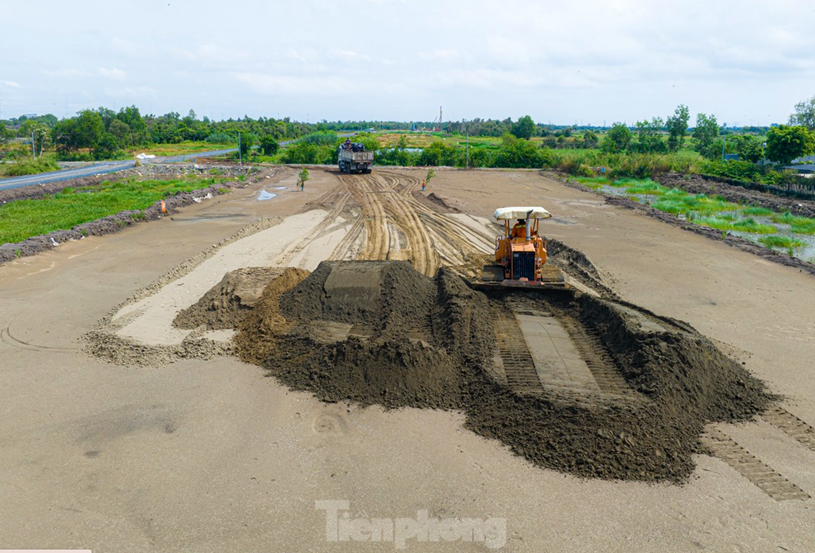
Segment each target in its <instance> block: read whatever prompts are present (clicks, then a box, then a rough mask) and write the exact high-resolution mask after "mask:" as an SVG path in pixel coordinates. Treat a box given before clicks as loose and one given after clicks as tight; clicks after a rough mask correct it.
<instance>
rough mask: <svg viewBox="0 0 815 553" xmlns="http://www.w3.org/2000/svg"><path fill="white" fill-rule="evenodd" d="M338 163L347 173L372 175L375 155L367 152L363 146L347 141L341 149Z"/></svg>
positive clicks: (341, 169)
mask: <svg viewBox="0 0 815 553" xmlns="http://www.w3.org/2000/svg"><path fill="white" fill-rule="evenodd" d="M339 148H340V149H339V155H338V156H337V163H338V165H339V167H340V171H343V172H345V173H370V172H371V166H372V165H373V163H374V153H373V152H366V151H365V146H363V145H362V144H356V143H352V142H351V141H350V140H346V141H345V142H344V143H343V144H341V145H340V147H339Z"/></svg>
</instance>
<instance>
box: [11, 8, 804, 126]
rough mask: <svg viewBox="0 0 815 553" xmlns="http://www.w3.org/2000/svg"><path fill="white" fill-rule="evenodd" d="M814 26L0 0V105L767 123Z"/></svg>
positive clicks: (787, 95)
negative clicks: (682, 110) (678, 113)
mask: <svg viewBox="0 0 815 553" xmlns="http://www.w3.org/2000/svg"><path fill="white" fill-rule="evenodd" d="M813 29H815V2H813V1H812V0H772V1H769V0H761V1H758V0H740V1H731V0H682V1H681V2H665V1H664V0H558V1H551V0H539V1H532V0H500V1H498V0H491V1H483V0H330V1H329V0H285V1H281V0H264V1H255V0H237V1H234V2H214V1H211V0H197V1H194V2H193V1H186V0H161V1H159V0H140V1H129V0H118V1H117V0H79V1H76V2H65V1H64V0H62V1H45V0H28V1H27V2H12V1H10V0H4V1H3V2H0V118H8V117H16V116H19V115H22V114H29V113H36V114H44V113H53V114H54V115H56V116H57V117H60V118H62V117H66V116H73V115H74V114H75V113H76V112H78V111H80V110H82V109H88V108H97V107H100V106H101V107H107V108H111V109H114V110H118V109H120V108H121V107H123V106H129V105H136V106H137V107H139V108H140V110H141V112H142V114H147V113H153V114H156V115H160V114H164V113H168V112H171V111H176V112H179V113H180V114H181V115H186V114H187V113H188V112H189V110H190V109H193V110H194V111H195V113H196V114H197V116H198V117H199V118H200V117H203V116H208V117H210V118H212V119H224V118H230V117H232V118H238V117H243V116H244V115H248V116H250V117H253V118H257V117H260V116H265V117H275V118H282V117H290V118H291V119H293V120H297V121H308V122H311V123H314V122H318V121H321V120H327V121H338V120H340V121H349V120H380V121H392V120H398V121H432V120H434V119H436V118H438V117H439V108H440V107H441V108H442V109H443V113H442V115H443V119H444V120H455V121H460V120H466V119H474V118H493V119H505V118H507V117H511V118H512V119H517V118H518V117H521V116H523V115H530V116H531V117H532V118H533V119H534V120H535V121H536V122H542V123H552V124H575V123H577V124H583V125H589V124H590V125H602V124H604V123H605V124H607V125H611V124H612V123H614V122H617V121H621V122H626V123H628V124H634V123H635V122H636V121H638V120H643V119H651V118H652V117H662V118H666V117H667V116H668V115H670V114H671V113H673V111H674V109H675V108H676V106H677V105H679V104H685V105H687V106H688V107H689V108H690V112H691V118H692V122H693V120H695V117H696V114H697V113H699V112H704V113H707V114H714V115H715V116H716V117H717V119H718V121H719V123H727V124H728V125H730V126H746V125H768V124H770V123H785V122H786V121H787V119H788V118H789V115H790V113H792V112H793V109H794V105H795V104H796V103H797V102H800V101H803V100H807V99H809V98H811V97H813V96H815V32H813Z"/></svg>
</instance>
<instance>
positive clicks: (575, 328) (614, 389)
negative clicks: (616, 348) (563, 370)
mask: <svg viewBox="0 0 815 553" xmlns="http://www.w3.org/2000/svg"><path fill="white" fill-rule="evenodd" d="M558 320H559V321H560V324H561V325H563V328H564V329H565V330H566V332H568V333H569V336H570V337H571V339H572V342H573V343H574V345H575V347H576V348H577V351H578V352H579V353H580V356H581V357H582V358H583V361H585V362H586V365H587V366H588V367H589V370H590V371H591V374H592V376H594V380H595V382H597V386H598V387H599V388H600V391H601V392H603V393H605V394H609V395H612V396H620V397H621V398H625V399H626V400H629V401H638V400H643V399H645V398H644V396H642V395H641V394H639V393H637V392H636V391H635V390H634V389H632V388H631V387H630V386H629V385H628V383H627V382H626V381H625V378H623V375H622V374H620V372H619V371H618V370H617V366H616V365H615V363H614V360H613V359H612V358H611V356H610V355H609V354H608V352H607V351H606V348H604V347H603V344H602V342H601V341H600V337H599V336H597V335H596V334H595V333H594V332H593V331H591V330H590V329H588V328H586V327H585V326H583V325H582V324H580V323H579V322H577V321H575V320H574V319H572V318H571V317H558Z"/></svg>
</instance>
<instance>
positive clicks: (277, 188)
mask: <svg viewBox="0 0 815 553" xmlns="http://www.w3.org/2000/svg"><path fill="white" fill-rule="evenodd" d="M286 188H288V186H275V187H274V189H275V190H285V189H286Z"/></svg>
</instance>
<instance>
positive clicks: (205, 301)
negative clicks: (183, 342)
mask: <svg viewBox="0 0 815 553" xmlns="http://www.w3.org/2000/svg"><path fill="white" fill-rule="evenodd" d="M281 274H283V269H281V268H278V267H247V268H245V269H238V270H237V271H232V272H230V273H227V274H226V275H224V278H223V279H222V280H221V282H219V283H218V284H217V285H216V286H215V287H213V288H212V289H211V290H210V291H209V292H207V293H206V294H204V296H203V297H202V298H201V299H200V300H198V301H197V302H196V303H195V305H192V306H190V307H188V308H187V309H184V310H182V311H181V312H179V313H178V315H177V316H176V318H175V320H174V321H173V326H176V327H178V328H183V329H187V330H194V329H196V328H198V327H199V326H202V325H203V326H204V327H205V328H206V329H207V330H224V329H228V328H237V327H238V324H239V323H240V322H241V321H242V320H243V318H244V317H245V316H246V315H247V314H248V313H249V312H250V311H251V310H252V307H254V306H255V304H256V303H257V302H258V300H259V299H260V296H261V294H263V290H264V289H265V288H266V286H267V285H268V284H269V283H270V282H272V281H273V280H274V279H275V278H277V277H279V276H280V275H281Z"/></svg>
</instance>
